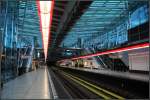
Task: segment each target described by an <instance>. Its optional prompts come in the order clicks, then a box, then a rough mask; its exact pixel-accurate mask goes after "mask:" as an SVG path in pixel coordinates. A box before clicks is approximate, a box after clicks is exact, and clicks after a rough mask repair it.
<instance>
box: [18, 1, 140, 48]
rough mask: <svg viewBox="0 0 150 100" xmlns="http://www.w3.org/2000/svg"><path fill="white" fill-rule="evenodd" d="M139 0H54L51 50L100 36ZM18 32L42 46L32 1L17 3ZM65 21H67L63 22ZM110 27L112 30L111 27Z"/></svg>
mask: <svg viewBox="0 0 150 100" xmlns="http://www.w3.org/2000/svg"><path fill="white" fill-rule="evenodd" d="M138 1H139V0H94V1H92V0H88V1H82V0H81V1H80V0H74V1H69V0H68V1H66V0H65V1H57V0H55V3H54V9H53V17H52V25H51V32H50V34H51V37H50V40H49V42H50V45H49V46H50V47H51V46H59V45H60V44H61V45H62V44H65V45H67V46H68V47H71V46H72V45H74V44H75V43H76V42H77V39H78V38H83V39H85V40H86V39H88V38H91V36H95V37H96V36H97V35H99V34H103V33H105V32H107V31H109V30H111V29H112V28H113V27H115V26H116V25H118V24H119V22H120V23H121V21H123V19H125V18H127V16H128V14H129V11H133V10H134V9H135V8H136V7H137V6H139V5H141V4H142V3H139V2H138ZM18 3H19V7H18V8H19V14H18V16H19V23H18V26H19V28H18V30H19V34H20V36H30V37H31V36H32V37H37V42H38V43H39V45H40V47H42V38H41V32H40V22H39V16H38V12H37V4H36V1H34V0H20V1H18ZM65 19H66V20H65ZM112 26H113V27H112Z"/></svg>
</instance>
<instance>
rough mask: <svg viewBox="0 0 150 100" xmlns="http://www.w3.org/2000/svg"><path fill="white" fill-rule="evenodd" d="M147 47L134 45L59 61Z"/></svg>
mask: <svg viewBox="0 0 150 100" xmlns="http://www.w3.org/2000/svg"><path fill="white" fill-rule="evenodd" d="M147 47H149V43H143V44H136V45H132V46H128V47H123V48H118V49H113V50H107V51H104V52H98V53H95V54H89V55H84V56H79V57H73V58H70V59H64V60H61V61H65V60H77V59H83V58H90V57H95V56H100V55H106V54H112V53H119V52H124V51H131V50H136V49H141V48H147Z"/></svg>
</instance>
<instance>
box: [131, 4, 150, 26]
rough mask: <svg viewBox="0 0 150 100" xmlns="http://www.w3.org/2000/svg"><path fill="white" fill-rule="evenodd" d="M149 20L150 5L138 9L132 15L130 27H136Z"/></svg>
mask: <svg viewBox="0 0 150 100" xmlns="http://www.w3.org/2000/svg"><path fill="white" fill-rule="evenodd" d="M148 20H149V12H148V5H144V6H142V7H140V8H138V9H136V10H135V11H134V12H133V13H132V14H131V16H130V23H129V24H130V28H134V27H136V26H138V25H140V24H143V23H145V22H147V21H148Z"/></svg>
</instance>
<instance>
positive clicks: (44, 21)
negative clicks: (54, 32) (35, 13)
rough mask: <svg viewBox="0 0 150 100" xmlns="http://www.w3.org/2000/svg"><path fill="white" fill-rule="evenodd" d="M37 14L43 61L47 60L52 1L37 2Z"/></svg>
mask: <svg viewBox="0 0 150 100" xmlns="http://www.w3.org/2000/svg"><path fill="white" fill-rule="evenodd" d="M39 7H40V8H39V13H40V17H41V18H40V20H41V31H42V38H43V48H44V54H45V60H46V59H47V52H48V42H49V31H50V25H51V22H50V16H51V11H52V1H39Z"/></svg>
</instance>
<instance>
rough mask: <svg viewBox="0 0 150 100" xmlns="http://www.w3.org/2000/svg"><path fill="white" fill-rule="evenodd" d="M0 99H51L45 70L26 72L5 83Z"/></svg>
mask: <svg viewBox="0 0 150 100" xmlns="http://www.w3.org/2000/svg"><path fill="white" fill-rule="evenodd" d="M1 99H51V96H50V89H49V84H48V75H47V71H46V68H42V69H41V68H40V69H37V70H36V71H32V72H28V73H26V74H24V75H21V76H19V77H17V78H16V79H14V80H12V81H10V82H8V83H6V84H5V85H4V87H3V90H2V93H1Z"/></svg>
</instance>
